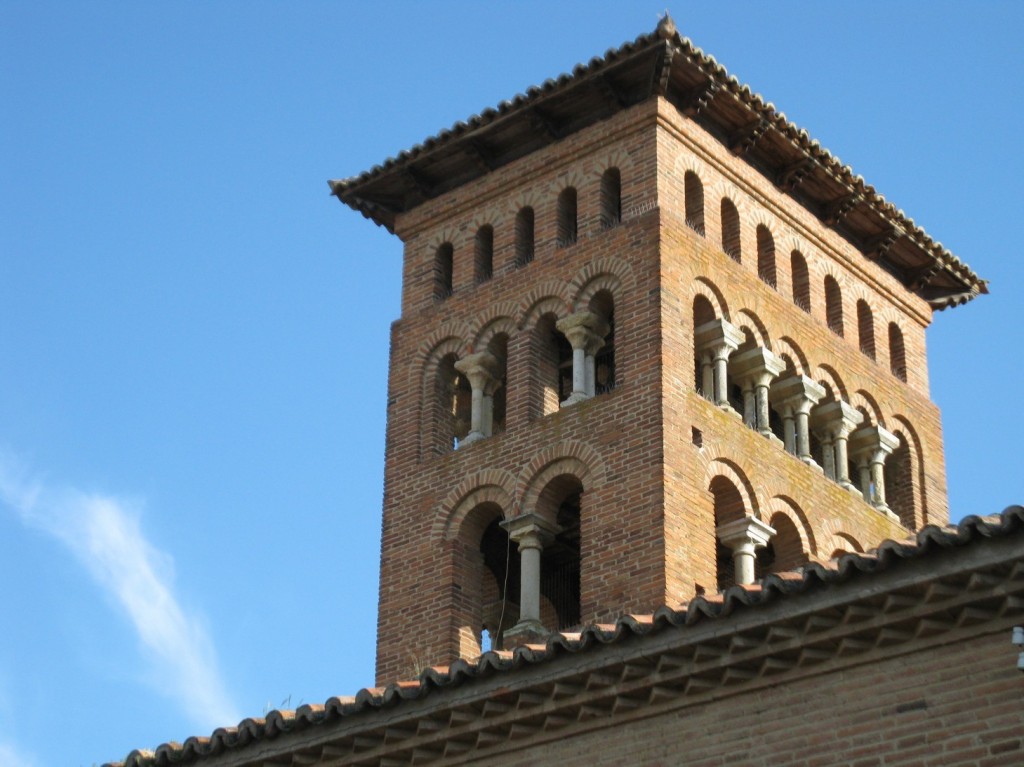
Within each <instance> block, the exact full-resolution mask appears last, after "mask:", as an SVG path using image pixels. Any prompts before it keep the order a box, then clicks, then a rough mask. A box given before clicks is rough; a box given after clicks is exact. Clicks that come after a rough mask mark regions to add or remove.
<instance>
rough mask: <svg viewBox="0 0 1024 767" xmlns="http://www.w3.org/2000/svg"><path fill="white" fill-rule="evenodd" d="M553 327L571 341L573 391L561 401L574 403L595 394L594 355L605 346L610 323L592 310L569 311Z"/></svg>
mask: <svg viewBox="0 0 1024 767" xmlns="http://www.w3.org/2000/svg"><path fill="white" fill-rule="evenodd" d="M555 327H556V328H557V329H558V332H559V333H561V334H562V335H563V336H565V337H566V339H567V340H568V341H569V343H570V344H571V345H572V394H570V395H569V397H568V398H567V399H566V400H565V402H563V403H562V404H563V405H574V404H576V403H577V402H582V401H583V400H585V399H590V398H591V397H593V396H594V355H595V354H597V352H598V351H600V349H601V347H602V346H604V337H605V336H606V335H608V330H609V327H608V323H607V322H605V321H604V320H603V319H601V317H600V316H598V315H597V314H594V313H593V312H576V313H575V314H570V315H569V316H568V317H565V318H563V319H560V320H559V321H558V322H557V323H556V324H555Z"/></svg>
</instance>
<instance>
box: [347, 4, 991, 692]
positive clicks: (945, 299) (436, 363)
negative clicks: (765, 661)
mask: <svg viewBox="0 0 1024 767" xmlns="http://www.w3.org/2000/svg"><path fill="white" fill-rule="evenodd" d="M331 188H332V191H333V193H334V194H335V195H336V196H337V197H338V198H339V199H340V200H341V201H342V202H343V203H345V204H346V205H348V206H350V207H352V208H353V209H355V210H357V211H359V212H361V213H362V214H363V215H364V216H366V217H367V218H370V219H371V220H373V221H374V222H376V223H377V224H379V225H381V226H384V227H386V228H387V229H388V230H389V231H391V232H393V233H394V234H396V235H398V237H399V238H401V240H402V241H403V243H404V246H405V251H404V252H405V255H404V269H403V287H402V314H401V317H400V318H399V319H398V321H396V322H395V323H394V325H393V327H392V336H391V365H390V375H389V396H388V425H387V443H386V445H387V446H386V467H385V491H384V517H383V531H382V541H381V579H380V612H379V618H378V643H377V677H378V681H379V682H380V683H384V682H388V681H393V680H395V679H397V678H401V677H408V676H410V675H415V674H417V673H418V672H419V671H420V670H421V669H422V668H423V667H425V666H427V665H431V664H438V663H441V664H444V663H448V662H451V661H452V660H454V659H456V658H458V657H474V656H477V655H479V654H480V652H481V651H482V650H486V649H488V648H495V649H497V648H499V647H502V646H504V647H506V648H507V647H509V646H511V645H512V644H514V643H518V642H522V641H531V640H533V641H536V640H538V639H539V640H543V637H544V636H546V635H547V634H548V633H550V632H552V631H572V630H574V629H575V628H576V627H579V626H581V625H583V624H586V623H589V622H595V621H602V620H607V619H609V618H612V617H613V616H618V615H621V614H623V613H649V612H652V611H653V610H655V609H656V608H658V607H659V606H661V605H664V604H669V605H673V606H678V605H679V604H680V603H685V602H686V601H688V600H689V599H691V598H692V597H693V596H694V595H695V594H699V593H704V592H707V593H708V594H712V593H715V592H717V591H720V590H724V589H725V588H728V587H729V586H730V585H732V584H734V583H752V582H754V581H756V579H758V578H760V577H762V576H763V575H764V574H765V573H768V572H778V571H785V570H790V569H793V568H796V567H799V566H801V565H802V564H804V563H806V562H808V561H809V560H827V559H829V558H831V557H834V556H836V555H837V554H838V553H840V552H843V551H861V550H864V549H866V548H869V547H871V546H873V545H875V544H876V543H878V542H879V541H881V540H882V539H884V538H901V537H904V536H906V534H907V533H908V531H912V530H916V529H917V528H920V527H921V526H923V525H925V524H928V523H939V524H942V523H945V522H946V521H947V516H948V515H947V507H946V487H945V469H944V464H943V453H942V437H941V430H940V422H939V412H938V409H937V408H936V407H935V405H934V404H933V403H932V402H931V401H930V399H929V395H928V377H927V366H926V360H925V328H926V327H927V326H928V324H929V323H930V321H931V317H932V312H933V311H935V310H938V309H943V308H946V307H951V306H956V305H959V304H962V303H965V302H966V301H968V300H970V299H971V298H973V297H974V296H976V295H978V294H979V293H984V292H986V289H985V283H984V281H982V280H980V279H979V278H978V277H977V276H976V275H975V274H974V273H973V272H971V270H970V269H969V268H967V267H966V266H965V265H964V264H962V263H961V262H960V261H959V260H958V259H956V258H955V257H954V256H953V255H952V254H951V253H949V252H948V251H946V250H944V249H942V247H941V246H939V245H938V244H937V243H935V242H934V241H933V240H932V239H931V238H930V237H929V236H928V235H927V234H926V233H925V232H924V231H922V230H921V229H920V228H918V227H917V226H916V225H915V224H914V223H913V222H912V221H911V220H909V219H908V218H906V217H904V216H903V214H902V213H901V212H900V211H898V210H897V209H896V208H894V207H893V206H892V205H891V204H889V203H888V202H886V201H885V200H884V198H882V197H881V196H880V195H878V194H877V193H876V192H875V190H874V189H873V188H872V187H871V186H868V185H867V184H865V182H864V181H863V179H861V178H860V177H858V176H855V175H854V174H853V173H852V172H851V170H850V169H849V168H847V167H845V166H843V165H841V164H840V163H839V162H838V161H837V160H836V159H835V158H834V157H832V155H830V154H829V153H828V152H827V151H825V150H824V149H822V148H821V147H820V145H818V144H817V143H816V142H814V141H812V140H811V139H810V138H809V137H808V136H807V134H806V133H805V132H804V131H801V130H799V129H798V128H796V127H795V126H793V125H792V124H791V123H789V122H788V121H787V120H786V118H785V117H784V116H783V115H782V114H781V113H779V112H776V111H775V110H774V108H773V107H772V106H771V105H770V104H768V103H766V102H765V101H763V100H762V99H761V98H760V97H759V96H757V95H755V94H753V93H752V92H751V91H750V90H749V89H747V88H746V87H745V86H742V85H740V84H738V83H737V82H736V81H735V80H734V79H733V78H731V77H729V75H728V74H727V73H726V72H725V70H724V69H722V67H720V66H719V65H718V64H717V63H715V62H714V60H713V59H711V58H710V57H708V56H706V55H705V54H704V53H703V52H701V51H700V50H699V49H697V48H695V47H694V46H693V45H692V44H691V43H690V41H689V40H687V39H685V38H681V37H680V36H679V34H678V33H677V32H676V29H675V26H674V24H673V23H672V21H671V19H669V18H667V17H666V18H665V19H663V20H662V21H661V23H660V24H659V25H658V27H657V29H656V30H655V31H654V32H653V33H651V34H648V35H643V36H641V37H639V38H637V39H636V40H635V41H634V42H632V43H627V44H625V45H623V46H622V47H621V48H619V49H618V50H615V51H611V52H609V53H608V54H606V55H605V57H604V58H602V59H595V60H593V61H591V62H590V63H589V64H587V65H586V66H582V65H581V66H578V67H576V68H575V69H574V70H573V73H572V74H571V75H563V76H561V77H560V78H559V79H558V80H557V81H555V82H553V83H552V82H549V83H547V84H545V85H544V86H543V87H539V88H532V89H530V90H529V91H528V92H527V93H526V94H525V95H520V96H517V97H516V98H515V99H514V100H513V101H512V102H504V103H503V104H502V105H501V106H500V107H499V108H497V109H487V110H485V111H484V112H482V113H481V114H479V115H477V116H475V117H473V118H471V119H470V120H468V121H467V122H466V123H459V124H458V125H456V126H455V127H453V128H452V129H451V130H448V131H444V132H442V133H440V134H439V135H438V136H435V137H433V138H431V139H429V140H427V141H426V142H424V143H423V144H421V145H419V146H417V147H414V148H413V149H412V150H410V151H408V152H403V153H402V154H401V155H399V157H398V158H396V159H390V160H388V161H386V162H385V163H384V164H383V165H382V166H378V167H375V168H374V169H372V170H370V171H368V172H365V173H363V174H361V175H359V176H356V177H353V178H349V179H346V180H343V181H332V182H331Z"/></svg>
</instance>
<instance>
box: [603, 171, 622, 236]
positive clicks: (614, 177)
mask: <svg viewBox="0 0 1024 767" xmlns="http://www.w3.org/2000/svg"><path fill="white" fill-rule="evenodd" d="M621 222H622V177H621V175H620V174H619V169H618V168H609V169H608V170H606V171H605V172H604V175H603V176H601V226H602V227H604V228H605V229H611V228H612V227H613V226H618V225H619V224H620V223H621Z"/></svg>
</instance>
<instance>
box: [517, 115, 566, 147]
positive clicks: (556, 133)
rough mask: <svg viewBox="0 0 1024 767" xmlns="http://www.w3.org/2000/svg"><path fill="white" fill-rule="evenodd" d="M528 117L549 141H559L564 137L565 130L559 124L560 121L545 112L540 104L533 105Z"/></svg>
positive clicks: (531, 123)
mask: <svg viewBox="0 0 1024 767" xmlns="http://www.w3.org/2000/svg"><path fill="white" fill-rule="evenodd" d="M526 116H527V119H528V120H529V121H530V125H532V126H533V127H534V128H535V129H536V130H537V131H538V132H540V133H542V134H543V135H544V138H545V139H547V141H548V142H549V143H551V142H554V141H558V139H560V138H562V136H563V135H564V132H563V131H562V130H561V128H560V127H559V125H558V122H557V121H556V120H555V119H554V118H552V117H551V115H549V114H547V113H545V112H544V111H543V110H542V109H541V108H540V107H539V106H534V107H532V108H531V109H530V110H529V111H528V112H527V113H526Z"/></svg>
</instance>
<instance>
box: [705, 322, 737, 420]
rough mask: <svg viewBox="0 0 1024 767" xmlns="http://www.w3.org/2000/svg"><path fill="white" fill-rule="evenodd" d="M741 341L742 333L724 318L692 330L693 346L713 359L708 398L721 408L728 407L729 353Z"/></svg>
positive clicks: (734, 349) (735, 348)
mask: <svg viewBox="0 0 1024 767" xmlns="http://www.w3.org/2000/svg"><path fill="white" fill-rule="evenodd" d="M741 343H743V333H741V332H740V331H739V330H738V329H737V328H735V327H733V326H732V325H731V324H729V323H728V322H726V321H725V320H712V321H711V322H705V323H704V324H703V325H701V326H700V327H698V328H697V329H696V330H695V331H694V348H695V349H696V352H697V353H698V354H699V355H701V356H702V357H703V356H704V355H707V356H709V357H710V358H711V359H712V361H713V363H712V364H713V373H712V380H713V386H712V394H711V396H710V397H709V399H710V400H711V401H712V402H714V403H715V404H716V405H718V406H719V407H721V408H728V407H729V390H728V388H727V384H728V381H729V377H728V374H729V367H728V365H729V355H730V354H732V353H733V352H734V351H736V350H737V349H738V348H739V346H740V344H741Z"/></svg>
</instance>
